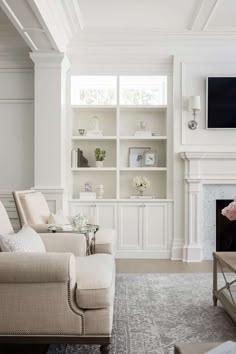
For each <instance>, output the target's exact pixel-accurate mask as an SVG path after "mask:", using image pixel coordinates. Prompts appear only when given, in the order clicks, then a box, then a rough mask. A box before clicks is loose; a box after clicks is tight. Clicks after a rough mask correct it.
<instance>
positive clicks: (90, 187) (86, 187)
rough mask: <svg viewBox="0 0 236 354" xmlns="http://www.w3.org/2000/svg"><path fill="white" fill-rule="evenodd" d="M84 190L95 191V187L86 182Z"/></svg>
mask: <svg viewBox="0 0 236 354" xmlns="http://www.w3.org/2000/svg"><path fill="white" fill-rule="evenodd" d="M84 191H85V192H92V191H93V188H92V186H91V184H90V183H89V182H86V183H85V184H84Z"/></svg>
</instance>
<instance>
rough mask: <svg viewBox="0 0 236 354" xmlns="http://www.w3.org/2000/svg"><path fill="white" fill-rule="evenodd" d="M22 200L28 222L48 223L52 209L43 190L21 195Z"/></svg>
mask: <svg viewBox="0 0 236 354" xmlns="http://www.w3.org/2000/svg"><path fill="white" fill-rule="evenodd" d="M20 201H21V204H22V208H23V210H24V214H25V217H26V220H27V223H28V224H47V223H48V218H49V215H50V210H49V208H48V204H47V201H46V199H45V198H44V196H43V194H42V193H41V192H33V193H26V194H22V195H20Z"/></svg>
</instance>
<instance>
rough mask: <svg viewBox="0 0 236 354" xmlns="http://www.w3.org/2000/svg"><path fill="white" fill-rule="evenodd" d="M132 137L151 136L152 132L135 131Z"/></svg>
mask: <svg viewBox="0 0 236 354" xmlns="http://www.w3.org/2000/svg"><path fill="white" fill-rule="evenodd" d="M134 136H152V132H151V131H149V130H136V132H135V133H134Z"/></svg>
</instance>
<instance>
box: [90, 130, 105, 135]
mask: <svg viewBox="0 0 236 354" xmlns="http://www.w3.org/2000/svg"><path fill="white" fill-rule="evenodd" d="M86 136H88V137H96V136H103V133H102V130H87V134H86Z"/></svg>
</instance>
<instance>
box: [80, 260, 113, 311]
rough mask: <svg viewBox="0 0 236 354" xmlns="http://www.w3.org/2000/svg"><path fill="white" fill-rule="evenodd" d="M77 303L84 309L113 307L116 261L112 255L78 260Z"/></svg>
mask: <svg viewBox="0 0 236 354" xmlns="http://www.w3.org/2000/svg"><path fill="white" fill-rule="evenodd" d="M76 261H77V289H76V302H77V305H78V306H79V307H80V308H83V309H98V308H105V307H108V306H111V305H112V304H113V299H114V290H115V261H114V258H113V257H112V256H111V255H110V254H93V255H91V256H87V257H78V258H77V260H76Z"/></svg>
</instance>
